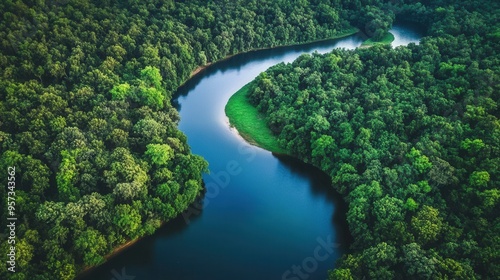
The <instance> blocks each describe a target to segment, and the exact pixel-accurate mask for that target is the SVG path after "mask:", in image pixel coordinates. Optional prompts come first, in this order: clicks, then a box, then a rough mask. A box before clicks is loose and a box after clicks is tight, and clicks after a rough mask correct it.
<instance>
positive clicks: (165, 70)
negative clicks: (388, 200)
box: [0, 0, 497, 280]
mask: <svg viewBox="0 0 500 280" xmlns="http://www.w3.org/2000/svg"><path fill="white" fill-rule="evenodd" d="M415 2H416V1H415ZM400 4H401V3H399V1H391V2H390V3H388V4H384V3H382V1H371V0H363V1H353V2H351V1H344V0H310V1H307V0H296V1H271V0H259V1H257V0H253V1H252V0H248V1H243V0H239V1H223V0H220V1H215V0H212V1H201V0H198V1H168V0H167V1H159V0H150V1H116V0H106V1H97V0H96V1H91V0H87V1H85V0H24V1H21V0H5V1H1V2H0V10H1V11H2V12H1V21H0V170H2V175H0V182H1V184H2V186H5V187H2V188H0V197H1V199H0V207H1V209H2V210H1V212H0V213H1V217H0V219H1V222H0V223H1V226H2V233H4V234H3V235H2V242H1V245H0V252H1V255H0V260H1V261H2V263H3V264H4V265H1V266H0V278H1V279H6V278H9V279H51V280H52V279H73V278H74V277H75V276H76V275H77V274H78V273H79V272H81V271H82V270H83V269H84V268H86V267H90V266H95V265H98V264H100V263H102V262H103V261H104V260H105V259H104V256H105V255H106V254H108V253H110V252H111V251H112V250H113V248H115V247H117V246H118V245H120V244H123V243H125V242H126V241H128V240H133V239H136V238H138V237H141V236H144V235H148V234H151V233H153V232H154V231H155V230H156V229H157V228H158V227H159V226H160V225H161V224H162V223H163V222H165V221H168V220H169V219H171V218H173V217H175V216H176V215H178V214H179V213H180V212H182V211H183V210H184V209H186V207H187V206H188V205H189V204H190V203H191V202H193V201H194V199H195V198H196V196H197V195H198V194H199V193H200V191H201V190H202V181H201V174H202V173H203V172H206V171H207V163H206V162H205V161H204V160H203V159H202V158H201V157H199V156H196V155H193V154H191V152H190V148H189V147H188V145H187V144H186V137H185V135H184V134H183V133H182V132H180V131H179V130H178V129H177V123H178V121H179V115H178V113H177V111H176V110H175V109H174V108H173V107H172V105H171V102H170V101H171V99H172V95H173V93H174V92H175V90H176V88H177V87H178V86H179V85H180V84H181V83H183V82H184V81H186V79H188V78H189V76H190V73H191V72H192V71H193V70H194V69H196V67H198V66H200V65H205V64H207V63H209V62H215V61H217V60H220V59H222V58H224V57H226V56H227V55H231V54H235V53H238V52H241V51H246V50H250V49H256V48H262V47H273V46H278V45H287V44H295V43H301V42H306V41H313V40H318V39H324V38H331V37H335V36H339V35H341V34H345V33H349V32H353V30H355V27H358V28H362V29H363V28H365V29H366V31H367V33H368V35H369V36H373V37H374V38H377V37H380V36H383V34H385V32H386V31H387V29H388V28H389V27H390V24H391V23H392V21H393V20H394V12H392V10H391V9H389V8H394V7H396V6H397V7H400V8H401V11H402V12H405V11H413V10H418V9H419V8H422V6H421V5H420V4H409V5H400ZM398 5H399V6H398ZM412 7H413V8H412ZM387 11H389V12H387ZM442 13H443V14H447V13H449V11H447V10H444V11H442ZM451 18H453V17H452V16H451ZM476 18H478V19H482V15H479V14H477V15H476ZM495 38H497V37H495ZM453 65H454V64H453ZM453 65H452V66H453ZM461 71H464V70H461ZM489 83H493V81H490V82H489ZM484 102H486V101H484ZM484 104H486V105H481V106H482V107H481V106H479V105H478V106H479V107H474V108H477V110H479V109H481V110H482V111H477V112H478V113H477V114H478V115H477V116H478V117H486V116H489V115H488V114H489V113H490V111H491V110H492V107H491V106H493V105H494V104H493V103H491V102H489V103H488V102H486V103H484ZM488 104H489V105H488ZM492 104H493V105H492ZM471 141H472V142H471V143H472V144H471V145H473V147H476V146H477V145H476V142H477V141H476V140H474V139H473V140H471ZM474 141H476V142H474ZM482 143H484V145H488V142H487V140H486V139H484V140H483V142H482ZM487 147H489V146H487ZM474 149H476V148H474ZM485 149H486V148H485ZM488 149H489V148H488ZM493 152H494V151H492V153H493ZM478 160H479V159H478ZM484 164H487V163H484ZM491 165H492V163H490V166H491ZM8 167H14V168H15V172H14V175H10V174H9V173H8V171H9V170H10V169H8ZM481 174H483V173H479V175H481ZM489 174H490V175H491V177H492V178H493V177H494V172H490V173H489ZM480 178H482V177H481V176H480ZM11 179H13V182H14V184H13V183H12V181H11ZM492 180H493V179H492ZM490 185H491V183H490ZM7 186H9V188H8V187H7ZM490 193H491V194H492V195H493V194H495V193H493V192H490ZM7 196H12V197H14V198H15V201H10V200H9V201H7ZM415 199H417V198H415ZM12 202H14V203H12ZM7 203H9V204H8V205H7ZM8 206H10V207H11V208H10V209H9V208H8ZM8 209H9V210H8ZM8 217H16V218H17V221H16V231H15V233H16V240H15V241H16V243H15V246H16V258H17V259H16V268H15V270H16V273H11V272H8V271H7V266H6V265H5V263H6V260H7V259H8V256H7V253H9V252H10V251H9V250H10V245H11V244H8V243H7V242H3V240H4V236H5V235H9V229H8V228H7V227H6V226H5V223H6V221H7V218H8ZM486 226H487V225H486V224H485V227H486Z"/></svg>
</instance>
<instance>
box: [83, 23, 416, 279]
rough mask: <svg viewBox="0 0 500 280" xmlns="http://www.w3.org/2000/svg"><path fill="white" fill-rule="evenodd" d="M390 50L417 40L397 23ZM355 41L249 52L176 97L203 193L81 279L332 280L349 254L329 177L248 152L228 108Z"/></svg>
mask: <svg viewBox="0 0 500 280" xmlns="http://www.w3.org/2000/svg"><path fill="white" fill-rule="evenodd" d="M392 33H393V34H394V35H395V37H396V38H395V39H396V40H395V42H394V45H404V44H408V43H410V42H416V43H418V41H419V39H420V36H421V33H420V32H419V31H418V30H417V29H416V28H412V27H411V25H402V24H399V25H398V24H395V25H394V28H393V30H392ZM361 42H362V38H361V37H360V36H359V35H353V36H350V37H346V38H343V39H339V40H329V41H323V42H317V43H312V44H306V45H300V46H292V47H282V48H276V49H270V50H261V51H255V52H249V53H245V54H241V55H237V56H234V57H232V58H230V59H227V60H225V61H222V62H219V63H216V64H214V65H212V66H210V67H209V68H207V69H206V70H205V71H203V72H201V73H200V74H198V75H196V76H195V77H193V78H192V79H190V80H189V81H188V82H187V83H186V84H185V85H183V86H182V87H181V88H179V90H178V93H177V95H176V96H177V97H176V99H175V100H174V104H175V105H176V106H177V108H178V109H179V112H180V115H181V121H180V124H179V128H180V130H181V131H183V132H184V133H185V134H186V135H187V137H188V143H189V146H190V147H191V148H192V151H193V153H195V154H198V155H201V156H203V157H204V158H205V159H206V160H207V161H208V162H209V169H210V174H205V175H204V181H205V183H206V186H207V192H206V194H205V195H204V197H203V198H201V199H200V203H201V205H199V206H196V207H192V209H191V211H188V212H186V213H187V214H186V215H184V216H180V217H178V218H176V219H175V220H173V221H170V222H168V223H167V224H165V226H164V227H162V228H161V229H160V230H158V232H156V233H155V234H154V235H152V236H149V237H146V238H144V239H142V240H140V241H139V242H137V243H136V244H134V245H133V246H131V247H130V248H128V249H126V250H124V251H123V252H121V253H120V254H119V255H118V256H116V257H113V258H112V259H110V260H109V261H108V262H107V263H105V264H103V265H102V266H100V267H98V268H97V269H95V270H93V271H92V272H90V273H89V274H88V275H87V276H86V277H85V279H107V280H109V279H115V280H122V279H128V280H131V279H135V280H142V279H172V280H184V279H185V280H201V279H205V280H212V279H213V280H216V279H217V280H247V279H248V280H250V279H252V280H266V279H270V280H273V279H276V280H279V279H290V280H298V279H311V280H313V279H322V280H323V279H326V278H327V273H328V270H329V269H332V268H333V267H334V265H335V261H336V260H337V259H338V258H340V257H341V256H342V254H343V253H345V252H346V250H348V248H349V244H350V235H349V230H348V226H347V223H346V221H345V213H346V210H347V209H346V206H345V204H344V203H343V200H342V198H341V197H340V196H339V195H337V194H336V193H335V191H334V190H333V187H332V186H331V183H330V180H329V178H328V176H326V175H325V174H324V173H322V172H321V171H319V170H317V169H315V168H313V167H311V166H309V165H306V164H304V163H302V162H300V161H298V160H295V159H290V158H283V157H276V156H274V155H273V154H271V153H270V152H268V151H266V150H263V149H261V148H258V147H255V146H251V145H249V144H247V143H246V142H245V141H244V140H243V139H242V138H241V137H240V136H239V135H238V133H237V131H235V130H234V129H232V128H230V127H229V123H228V120H227V117H226V116H225V113H224V107H225V105H226V103H227V101H228V99H229V98H230V97H231V95H232V94H233V93H234V92H236V91H237V90H238V89H240V88H241V87H242V86H243V85H245V84H247V83H248V82H250V81H251V80H253V79H254V78H255V77H256V76H257V75H258V74H259V73H260V72H262V71H264V70H266V69H267V68H269V67H270V66H272V65H275V64H277V63H280V62H292V61H293V60H294V59H295V58H297V57H298V56H299V55H301V54H303V53H312V52H315V51H317V52H319V53H326V52H329V51H331V50H332V49H333V48H346V49H353V48H356V47H358V46H359V45H360V44H361Z"/></svg>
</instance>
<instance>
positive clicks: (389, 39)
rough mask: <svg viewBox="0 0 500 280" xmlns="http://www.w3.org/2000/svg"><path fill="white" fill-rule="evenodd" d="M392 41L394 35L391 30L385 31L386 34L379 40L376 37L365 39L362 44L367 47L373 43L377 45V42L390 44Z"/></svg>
mask: <svg viewBox="0 0 500 280" xmlns="http://www.w3.org/2000/svg"><path fill="white" fill-rule="evenodd" d="M392 41H394V35H393V34H392V33H391V32H387V33H385V35H384V36H383V37H382V38H381V39H379V40H375V39H374V38H370V39H368V40H366V41H364V42H363V43H362V44H361V46H363V47H365V46H373V45H377V44H385V45H387V44H390V43H392Z"/></svg>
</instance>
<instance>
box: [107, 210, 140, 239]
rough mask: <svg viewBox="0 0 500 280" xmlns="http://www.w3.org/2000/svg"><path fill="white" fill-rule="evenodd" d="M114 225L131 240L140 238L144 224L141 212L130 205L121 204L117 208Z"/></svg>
mask: <svg viewBox="0 0 500 280" xmlns="http://www.w3.org/2000/svg"><path fill="white" fill-rule="evenodd" d="M113 223H114V224H115V225H116V226H117V227H118V229H119V230H120V232H121V233H123V234H125V235H126V236H127V237H129V238H135V237H137V236H138V233H139V230H140V228H141V224H142V218H141V215H140V214H139V212H138V211H137V210H136V209H134V208H132V207H131V206H130V205H128V204H120V205H117V206H116V207H115V215H114V218H113Z"/></svg>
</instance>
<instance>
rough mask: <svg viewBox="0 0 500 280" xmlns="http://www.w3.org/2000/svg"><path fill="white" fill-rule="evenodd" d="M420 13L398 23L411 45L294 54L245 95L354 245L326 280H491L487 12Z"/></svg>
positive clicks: (476, 8)
mask: <svg viewBox="0 0 500 280" xmlns="http://www.w3.org/2000/svg"><path fill="white" fill-rule="evenodd" d="M423 3H424V4H425V5H414V6H412V7H410V8H409V9H407V10H406V13H407V14H413V16H412V18H414V19H417V18H418V21H419V23H420V24H422V25H423V26H425V27H427V30H428V36H427V37H424V38H423V39H422V40H421V42H420V44H418V45H416V44H409V45H408V46H404V47H397V48H391V47H390V46H383V45H375V46H373V47H371V48H366V49H357V50H343V49H336V50H333V51H332V52H330V53H328V54H324V55H320V54H317V53H314V54H312V55H309V54H304V55H302V56H300V57H299V58H297V59H296V60H295V61H294V62H292V63H289V64H283V63H282V64H279V65H276V66H273V67H271V68H270V69H268V70H267V71H266V72H264V73H261V74H260V75H259V76H258V77H257V78H256V79H255V80H254V81H253V82H252V87H251V88H250V89H249V95H248V98H249V101H250V102H251V103H252V104H254V105H255V106H256V107H257V108H258V109H259V111H260V112H261V113H263V114H265V115H266V118H267V123H268V126H269V127H270V128H271V130H272V131H273V132H274V134H275V135H276V136H277V137H278V141H279V143H280V145H281V146H282V147H283V148H285V149H286V150H287V151H288V152H289V153H290V154H292V155H294V156H297V157H299V158H300V159H302V160H304V161H305V162H308V163H311V164H313V165H315V166H317V167H319V168H321V170H323V171H324V172H326V173H327V174H329V175H330V177H331V180H332V184H333V186H334V187H335V188H336V189H337V190H338V191H339V192H340V193H341V194H342V195H343V196H344V198H345V200H346V201H347V202H348V204H349V210H348V213H347V221H348V224H349V229H350V232H351V234H352V235H353V237H354V243H353V244H352V247H351V252H350V253H349V254H347V255H345V256H343V258H342V259H341V260H340V261H339V263H338V265H337V268H336V269H334V270H332V271H330V274H329V277H330V279H364V277H366V279H394V278H395V279H405V278H409V279H497V278H498V277H499V276H500V234H499V232H500V231H499V230H500V217H499V216H498V213H499V211H500V107H499V104H500V103H499V102H500V95H499V93H500V56H499V52H500V40H499V39H500V37H499V36H498V34H499V30H500V25H499V23H498V22H499V21H498V15H499V14H500V9H499V8H500V7H499V3H498V2H497V1H447V0H442V1H424V2H423ZM403 18H406V19H407V17H403Z"/></svg>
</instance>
